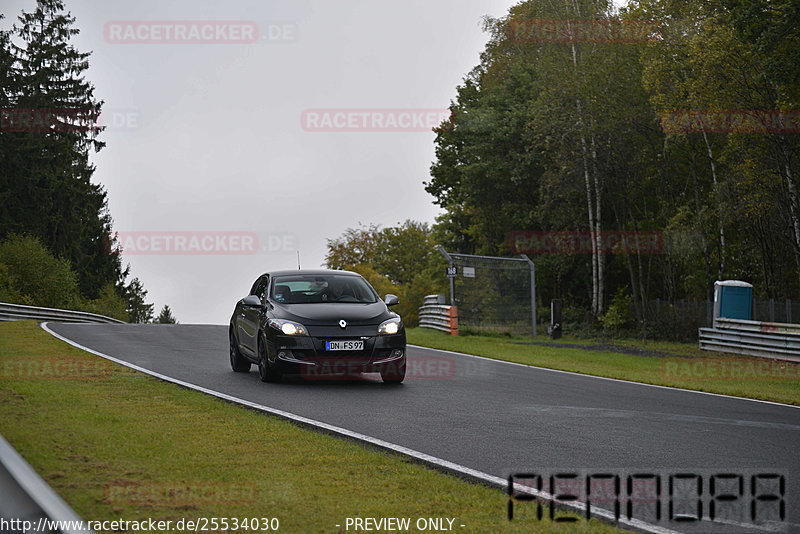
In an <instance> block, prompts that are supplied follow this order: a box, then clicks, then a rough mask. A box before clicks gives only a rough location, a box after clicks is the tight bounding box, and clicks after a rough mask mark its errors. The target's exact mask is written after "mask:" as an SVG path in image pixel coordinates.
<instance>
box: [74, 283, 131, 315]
mask: <svg viewBox="0 0 800 534" xmlns="http://www.w3.org/2000/svg"><path fill="white" fill-rule="evenodd" d="M127 307H128V303H127V302H126V301H125V299H124V298H122V297H121V296H120V295H119V293H118V292H117V289H116V288H115V287H114V284H112V283H111V282H109V283H107V284H106V285H104V286H103V288H102V289H101V290H100V296H99V297H98V298H96V299H93V300H88V301H85V302H83V303H82V304H81V306H80V308H81V310H82V311H87V312H90V313H97V314H99V315H105V316H106V317H113V318H114V319H119V320H120V321H125V322H128V321H129V320H130V316H129V314H128V311H127Z"/></svg>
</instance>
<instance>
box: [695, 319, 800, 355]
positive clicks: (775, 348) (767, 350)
mask: <svg viewBox="0 0 800 534" xmlns="http://www.w3.org/2000/svg"><path fill="white" fill-rule="evenodd" d="M699 337H700V348H701V349H703V350H714V351H718V352H730V353H734V354H747V355H749V356H760V357H762V358H777V359H783V360H792V361H800V325H798V324H789V323H768V322H763V321H746V320H743V319H728V318H724V317H718V318H717V319H715V320H714V328H700V329H699Z"/></svg>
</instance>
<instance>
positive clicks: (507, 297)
mask: <svg viewBox="0 0 800 534" xmlns="http://www.w3.org/2000/svg"><path fill="white" fill-rule="evenodd" d="M439 250H440V252H441V253H442V254H443V255H444V256H445V258H446V259H447V261H448V264H449V265H450V273H449V275H450V276H451V281H450V288H451V291H452V296H454V304H455V305H456V306H458V328H459V331H462V332H463V331H474V332H480V333H492V332H509V333H513V334H518V335H533V336H534V337H535V335H536V334H535V331H534V330H533V324H534V321H535V314H536V308H535V307H533V306H532V303H533V294H534V289H535V275H534V268H533V263H532V262H531V261H530V260H529V259H528V258H527V257H526V256H521V257H517V258H501V257H495V256H473V255H470V254H453V253H449V252H447V251H445V250H444V249H443V248H440V249H439Z"/></svg>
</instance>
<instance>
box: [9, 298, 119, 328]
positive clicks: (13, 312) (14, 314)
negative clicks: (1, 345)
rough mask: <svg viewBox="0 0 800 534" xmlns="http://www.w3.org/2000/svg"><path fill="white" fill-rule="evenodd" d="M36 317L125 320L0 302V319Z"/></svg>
mask: <svg viewBox="0 0 800 534" xmlns="http://www.w3.org/2000/svg"><path fill="white" fill-rule="evenodd" d="M25 319H37V320H39V321H53V322H57V323H120V324H125V321H120V320H119V319H113V318H111V317H106V316H105V315H98V314H96V313H88V312H81V311H73V310H59V309H56V308H40V307H38V306H23V305H21V304H8V303H6V302H0V321H22V320H25Z"/></svg>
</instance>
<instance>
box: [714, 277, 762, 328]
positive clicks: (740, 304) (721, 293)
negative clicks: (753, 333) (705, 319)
mask: <svg viewBox="0 0 800 534" xmlns="http://www.w3.org/2000/svg"><path fill="white" fill-rule="evenodd" d="M719 317H725V318H727V319H744V320H746V321H750V320H751V319H752V318H753V284H749V283H747V282H742V281H741V280H717V281H716V282H714V327H715V328H716V321H717V319H718V318H719Z"/></svg>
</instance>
